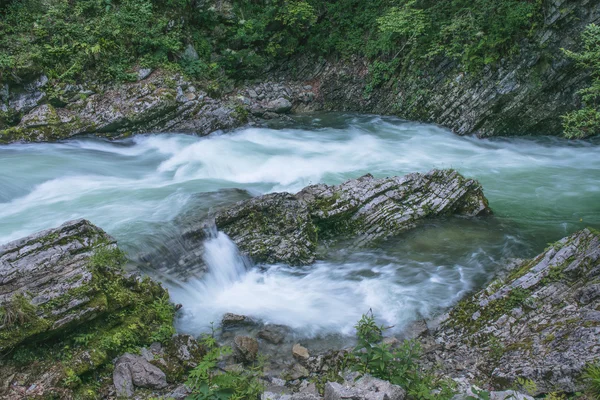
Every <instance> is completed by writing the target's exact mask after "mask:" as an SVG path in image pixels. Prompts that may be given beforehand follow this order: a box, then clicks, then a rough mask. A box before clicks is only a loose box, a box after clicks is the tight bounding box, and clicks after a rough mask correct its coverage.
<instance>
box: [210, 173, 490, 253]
mask: <svg viewBox="0 0 600 400" xmlns="http://www.w3.org/2000/svg"><path fill="white" fill-rule="evenodd" d="M490 212H491V211H490V209H489V208H488V206H487V200H486V199H485V197H484V195H483V192H482V189H481V186H480V185H479V183H477V182H476V181H475V180H472V179H466V178H464V177H463V176H461V175H460V174H459V173H457V172H456V171H453V170H433V171H431V172H429V173H427V174H419V173H415V174H409V175H406V176H404V177H392V178H384V179H375V178H373V177H372V176H371V175H365V176H363V177H361V178H359V179H353V180H349V181H347V182H345V183H343V184H341V185H337V186H328V185H324V184H320V185H313V186H308V187H306V188H305V189H303V190H302V191H301V192H299V193H297V194H295V195H292V194H289V193H271V194H267V195H264V196H259V197H255V198H252V199H249V200H246V201H242V202H239V203H237V204H235V205H234V206H232V207H230V208H227V209H225V210H222V211H219V212H217V213H216V214H215V223H216V225H217V227H218V228H219V229H220V230H222V231H223V232H225V233H227V234H228V235H229V237H231V239H232V240H233V241H234V242H235V243H236V244H237V245H238V247H239V248H240V249H241V250H242V251H243V252H245V253H246V254H248V255H249V256H250V257H252V259H253V260H254V261H256V262H266V263H277V262H285V263H288V264H293V265H298V264H309V263H312V262H313V261H314V260H315V256H316V255H315V251H316V246H317V241H318V240H323V239H325V240H338V239H341V238H346V239H349V238H352V242H351V245H353V246H355V247H361V246H365V245H369V244H370V243H373V242H374V241H376V240H379V239H384V238H386V237H388V236H392V235H396V234H399V233H400V232H402V231H405V230H408V229H411V228H413V227H414V226H415V225H416V223H417V222H418V221H420V220H422V219H424V218H430V217H434V216H440V215H462V216H477V215H485V214H489V213H490ZM317 232H318V234H317Z"/></svg>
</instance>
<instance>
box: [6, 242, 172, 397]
mask: <svg viewBox="0 0 600 400" xmlns="http://www.w3.org/2000/svg"><path fill="white" fill-rule="evenodd" d="M125 261H126V258H125V256H124V253H123V252H122V251H120V250H119V249H117V248H115V247H112V246H102V247H100V248H98V249H97V250H96V251H95V253H94V254H93V255H92V257H90V260H89V264H88V265H89V270H90V271H91V272H92V278H91V280H90V282H88V283H87V284H86V285H84V286H81V287H78V288H75V289H73V290H72V291H70V292H68V293H66V294H65V295H63V296H60V297H59V298H57V299H53V300H52V301H51V302H50V304H46V305H44V309H43V310H42V309H36V311H37V312H38V313H39V312H46V313H48V314H50V311H51V310H52V309H53V307H61V306H63V305H65V304H68V303H69V302H70V301H71V300H72V299H73V298H80V296H83V295H85V294H89V293H90V292H92V293H95V295H94V296H93V297H92V298H91V299H90V300H89V301H88V302H86V303H85V305H82V306H81V307H85V308H86V309H94V310H98V312H97V314H96V318H94V319H92V320H91V321H88V322H86V323H85V324H78V325H76V326H69V327H68V328H65V329H64V330H61V332H60V335H57V332H55V331H53V334H54V335H53V336H48V335H47V334H44V332H45V331H47V330H48V329H49V328H50V327H51V326H52V323H53V322H54V321H53V320H52V319H50V318H49V319H44V318H40V317H39V316H37V314H35V318H33V317H32V319H31V320H27V321H24V322H23V323H21V324H17V325H15V328H14V329H8V330H6V329H5V330H2V332H1V333H0V343H2V344H3V348H6V347H13V346H15V345H17V344H18V343H21V342H23V340H24V338H27V339H28V340H26V341H24V342H23V344H21V345H19V346H17V347H16V348H15V349H14V351H13V352H12V353H11V355H12V358H9V360H7V363H10V364H12V365H15V366H19V365H22V366H26V365H27V366H28V365H29V364H30V363H31V361H32V360H35V362H36V363H40V364H44V365H46V364H47V365H59V366H62V368H63V369H64V371H65V373H64V375H65V377H64V379H63V381H62V383H61V385H62V386H64V387H67V388H70V389H73V388H77V387H78V386H80V385H83V386H84V387H83V388H82V391H83V392H85V391H88V390H89V386H86V385H85V384H83V383H84V382H86V381H87V380H88V377H89V376H90V374H96V373H97V371H102V370H105V369H106V368H108V367H109V366H110V362H111V360H112V359H113V358H114V357H116V356H118V355H120V354H122V353H124V352H134V353H137V352H139V349H140V347H142V346H147V345H149V344H151V343H153V342H156V341H160V342H166V341H167V340H168V339H170V337H171V336H172V335H173V334H174V333H175V329H174V326H173V319H174V316H175V308H174V306H173V305H172V304H171V303H170V302H169V297H168V293H167V291H166V290H165V289H164V288H162V287H161V286H160V285H159V284H157V283H155V282H153V281H152V280H150V279H149V278H145V279H139V278H137V277H132V276H126V275H125V274H123V272H122V267H123V265H124V263H125ZM28 315H29V314H28ZM40 334H41V335H40ZM42 339H43V340H42ZM83 392H82V393H83Z"/></svg>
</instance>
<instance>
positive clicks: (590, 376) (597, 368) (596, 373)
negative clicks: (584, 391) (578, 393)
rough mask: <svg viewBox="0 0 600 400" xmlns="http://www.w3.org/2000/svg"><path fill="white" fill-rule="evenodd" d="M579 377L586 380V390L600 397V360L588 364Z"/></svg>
mask: <svg viewBox="0 0 600 400" xmlns="http://www.w3.org/2000/svg"><path fill="white" fill-rule="evenodd" d="M581 377H582V378H583V380H584V381H586V382H587V385H588V391H589V392H590V393H591V394H592V395H593V396H595V397H596V398H600V362H596V363H595V364H590V365H588V366H587V367H586V369H585V370H584V371H583V374H582V375H581Z"/></svg>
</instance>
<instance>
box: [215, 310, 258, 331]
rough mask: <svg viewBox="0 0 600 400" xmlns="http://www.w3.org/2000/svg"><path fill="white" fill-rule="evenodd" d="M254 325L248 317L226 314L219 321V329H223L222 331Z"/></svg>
mask: <svg viewBox="0 0 600 400" xmlns="http://www.w3.org/2000/svg"><path fill="white" fill-rule="evenodd" d="M254 323H255V322H254V320H252V318H250V317H247V316H245V315H238V314H233V313H226V314H225V315H223V318H222V319H221V327H223V329H228V328H235V327H239V326H245V325H253V324H254Z"/></svg>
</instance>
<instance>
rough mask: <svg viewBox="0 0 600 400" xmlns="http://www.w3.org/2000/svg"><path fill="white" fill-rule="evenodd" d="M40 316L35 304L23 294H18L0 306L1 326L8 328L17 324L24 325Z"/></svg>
mask: <svg viewBox="0 0 600 400" xmlns="http://www.w3.org/2000/svg"><path fill="white" fill-rule="evenodd" d="M37 318H38V316H37V315H36V311H35V306H34V305H33V304H31V303H30V302H29V300H28V299H27V298H26V297H25V296H24V295H23V293H19V294H16V295H14V296H13V297H12V299H11V300H10V301H8V302H6V303H4V304H3V305H2V306H0V323H1V326H0V327H1V328H3V329H8V328H12V327H13V326H15V325H24V324H26V323H29V322H33V321H35V320H36V319H37Z"/></svg>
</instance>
